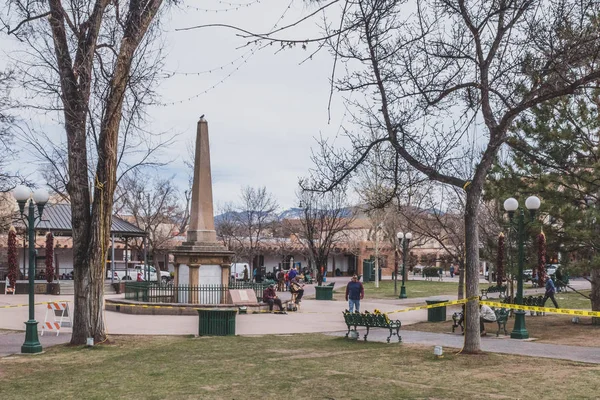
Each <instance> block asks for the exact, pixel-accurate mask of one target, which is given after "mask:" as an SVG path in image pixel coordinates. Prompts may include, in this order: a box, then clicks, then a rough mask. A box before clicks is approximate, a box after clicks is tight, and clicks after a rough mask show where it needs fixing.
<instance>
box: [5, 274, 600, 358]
mask: <svg viewBox="0 0 600 400" xmlns="http://www.w3.org/2000/svg"><path fill="white" fill-rule="evenodd" d="M332 280H335V281H337V283H336V288H337V287H340V289H341V288H343V287H344V284H345V282H346V281H347V280H348V278H334V279H332ZM311 294H314V288H312V287H310V286H307V287H306V295H308V296H310V295H311ZM280 295H281V297H282V298H284V299H285V298H287V297H288V296H289V293H282V294H280ZM106 297H107V298H119V297H122V295H107V296H106ZM443 297H444V298H447V299H449V300H453V299H456V296H443ZM428 299H431V297H428ZM58 300H67V301H70V302H71V304H72V301H73V296H72V295H71V296H48V295H38V296H36V301H37V302H44V301H58ZM424 302H425V298H413V299H406V300H399V299H390V300H369V299H366V300H363V301H362V302H361V309H362V310H370V311H372V310H374V309H379V310H381V311H382V312H388V313H389V312H392V311H396V310H400V309H402V308H405V307H406V306H407V305H408V304H415V303H424ZM10 304H27V296H26V295H14V296H13V295H3V296H0V306H3V305H10ZM346 307H347V303H346V302H344V301H316V300H304V301H303V302H302V307H301V310H300V312H296V313H289V314H288V315H279V314H249V315H238V316H237V319H236V333H237V334H238V335H265V334H293V333H319V332H321V333H328V334H331V335H337V336H339V335H344V334H345V332H346V325H345V324H344V322H343V318H342V315H341V313H342V311H343V310H344V309H345V308H346ZM457 308H458V307H455V308H451V307H448V309H447V313H448V315H449V316H450V315H451V314H452V312H453V311H454V309H457ZM35 310H36V319H37V321H39V322H42V321H44V316H45V313H46V306H45V305H38V306H36V308H35ZM105 316H106V326H107V329H108V333H109V335H111V334H112V335H190V334H197V333H198V317H197V316H169V315H167V316H152V315H130V314H121V313H116V312H106V314H105ZM27 317H28V309H27V307H14V308H0V329H2V330H4V331H0V357H1V356H6V355H9V354H14V353H19V352H20V348H21V345H22V343H23V340H24V333H23V332H22V331H23V330H24V324H23V322H24V321H26V320H27ZM390 317H391V318H393V319H400V320H401V321H402V324H403V325H404V326H406V325H410V324H414V323H416V322H421V321H426V320H427V310H418V311H410V312H405V313H404V312H399V313H394V314H391V315H390ZM15 331H16V332H15ZM69 333H70V330H69V328H65V329H64V331H63V332H62V333H61V334H60V336H58V337H57V336H54V335H47V336H43V337H40V340H41V343H42V345H43V346H50V345H53V344H57V343H66V342H68V341H69V339H70V335H69ZM401 335H402V337H403V341H404V342H405V343H416V344H423V345H431V346H434V345H441V346H443V347H451V348H457V349H460V348H461V347H462V342H463V337H462V336H461V335H458V334H435V333H426V332H416V331H401ZM386 337H387V333H386V331H384V330H383V329H374V330H373V331H372V332H371V333H370V334H369V340H372V341H385V338H386ZM482 349H483V350H484V351H489V352H497V353H507V354H522V355H528V356H534V357H550V358H559V359H566V360H573V361H582V362H592V363H600V349H599V348H590V347H579V346H564V345H551V344H542V343H535V342H532V341H519V340H511V339H509V338H502V337H501V338H498V339H497V338H495V337H494V336H491V337H490V336H488V337H485V338H482Z"/></svg>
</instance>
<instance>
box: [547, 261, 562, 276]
mask: <svg viewBox="0 0 600 400" xmlns="http://www.w3.org/2000/svg"><path fill="white" fill-rule="evenodd" d="M558 267H560V265H559V264H548V265H546V273H547V274H548V275H554V274H555V273H556V270H557V269H558Z"/></svg>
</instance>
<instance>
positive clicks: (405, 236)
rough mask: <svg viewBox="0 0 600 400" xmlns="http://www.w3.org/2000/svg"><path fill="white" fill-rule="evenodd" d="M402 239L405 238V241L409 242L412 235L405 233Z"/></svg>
mask: <svg viewBox="0 0 600 400" xmlns="http://www.w3.org/2000/svg"><path fill="white" fill-rule="evenodd" d="M404 238H405V239H406V240H411V239H412V233H410V232H406V233H405V234H404Z"/></svg>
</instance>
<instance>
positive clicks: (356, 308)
mask: <svg viewBox="0 0 600 400" xmlns="http://www.w3.org/2000/svg"><path fill="white" fill-rule="evenodd" d="M363 297H365V288H364V287H363V284H362V283H360V282H359V281H358V276H356V275H354V276H353V277H352V280H351V281H350V282H348V286H346V301H347V302H348V311H350V312H360V301H361V300H362V299H363Z"/></svg>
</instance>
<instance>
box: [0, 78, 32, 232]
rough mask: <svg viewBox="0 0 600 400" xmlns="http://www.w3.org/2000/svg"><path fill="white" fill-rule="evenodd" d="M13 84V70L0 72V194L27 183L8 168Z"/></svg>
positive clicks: (11, 154) (12, 153) (12, 152)
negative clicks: (19, 184)
mask: <svg viewBox="0 0 600 400" xmlns="http://www.w3.org/2000/svg"><path fill="white" fill-rule="evenodd" d="M15 84H16V78H15V72H14V71H13V70H6V71H0V192H8V191H10V190H12V189H13V188H14V187H15V186H16V185H17V184H18V183H19V182H22V183H27V182H26V180H25V178H24V177H23V176H21V175H20V174H19V173H18V172H17V171H16V170H14V169H13V168H10V162H11V161H13V160H15V159H16V152H15V150H14V146H13V145H14V132H15V128H16V124H17V120H16V118H15V116H14V114H13V113H12V112H11V111H14V110H13V107H14V101H13V100H12V99H11V97H10V93H11V89H13V87H14V86H15ZM7 229H8V228H7Z"/></svg>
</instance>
